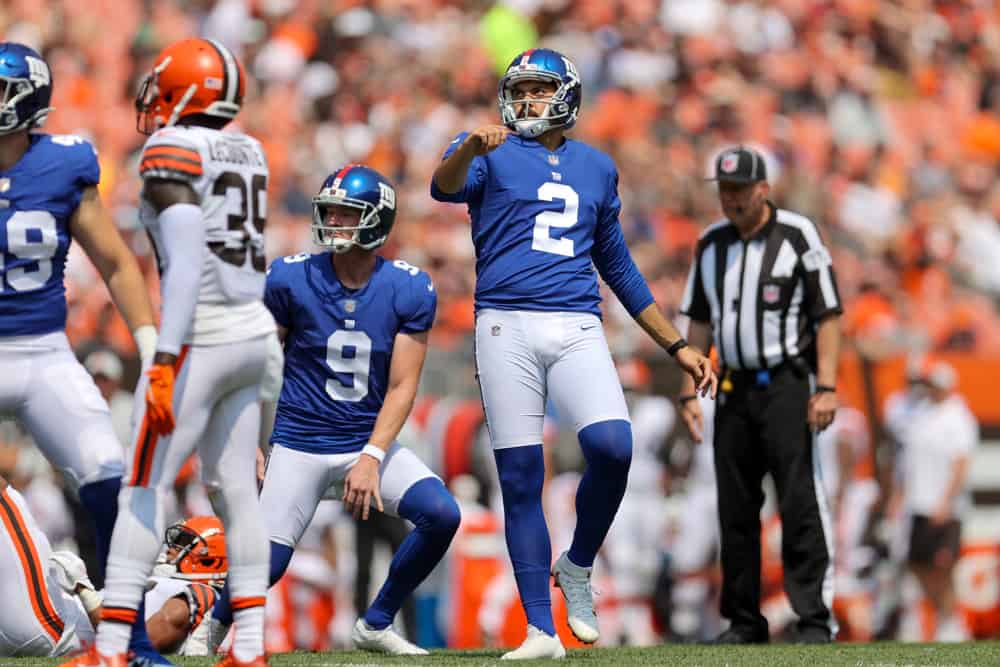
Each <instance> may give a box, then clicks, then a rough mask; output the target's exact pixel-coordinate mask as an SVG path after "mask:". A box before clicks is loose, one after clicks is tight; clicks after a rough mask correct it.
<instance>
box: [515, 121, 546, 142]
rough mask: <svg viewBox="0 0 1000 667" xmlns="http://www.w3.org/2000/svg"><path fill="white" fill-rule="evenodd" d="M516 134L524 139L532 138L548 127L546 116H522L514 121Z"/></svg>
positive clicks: (541, 133) (544, 131)
mask: <svg viewBox="0 0 1000 667" xmlns="http://www.w3.org/2000/svg"><path fill="white" fill-rule="evenodd" d="M514 127H515V128H516V129H517V134H518V136H520V137H524V138H525V139H534V138H535V137H539V136H541V135H543V134H545V133H546V132H547V131H548V130H549V129H550V127H551V126H550V124H549V119H548V118H522V119H520V120H515V121H514Z"/></svg>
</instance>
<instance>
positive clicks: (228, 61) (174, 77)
mask: <svg viewBox="0 0 1000 667" xmlns="http://www.w3.org/2000/svg"><path fill="white" fill-rule="evenodd" d="M245 91H246V75H245V74H244V72H243V66H242V65H240V63H239V61H238V60H237V59H236V57H235V56H234V55H233V53H232V51H230V50H229V49H227V48H226V47H225V46H223V45H222V44H220V43H219V42H217V41H215V40H214V39H185V40H182V41H180V42H175V43H174V44H171V45H170V46H168V47H167V48H165V49H163V50H162V51H160V54H159V55H158V56H157V57H156V63H155V64H154V65H153V70H152V71H151V72H150V73H149V74H147V75H146V76H145V78H143V80H142V83H141V84H140V86H139V94H138V95H137V96H136V98H135V110H136V128H137V129H138V130H139V131H140V132H142V133H143V134H152V133H153V132H155V131H157V130H158V129H160V128H161V127H167V126H169V125H173V124H175V123H176V122H177V121H179V120H180V119H181V118H184V117H186V116H190V115H193V114H203V115H205V116H212V117H215V118H221V119H224V120H225V121H226V122H228V121H230V120H232V119H233V118H235V117H236V114H237V113H239V111H240V105H241V104H243V94H244V92H245Z"/></svg>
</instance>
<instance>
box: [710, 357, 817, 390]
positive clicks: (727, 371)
mask: <svg viewBox="0 0 1000 667" xmlns="http://www.w3.org/2000/svg"><path fill="white" fill-rule="evenodd" d="M785 373H792V374H793V375H795V377H797V378H799V379H803V378H806V377H808V376H809V373H810V369H809V364H808V362H807V361H806V360H805V359H803V358H802V357H792V358H791V359H787V360H785V361H783V362H781V363H780V364H778V365H777V366H772V367H770V368H747V369H737V368H723V369H722V382H723V385H725V384H727V383H726V380H728V381H729V382H728V384H729V387H731V388H732V389H737V388H739V389H743V388H747V387H755V388H757V389H762V388H764V387H767V386H769V385H770V384H771V380H773V379H774V378H776V377H778V376H779V375H783V374H785Z"/></svg>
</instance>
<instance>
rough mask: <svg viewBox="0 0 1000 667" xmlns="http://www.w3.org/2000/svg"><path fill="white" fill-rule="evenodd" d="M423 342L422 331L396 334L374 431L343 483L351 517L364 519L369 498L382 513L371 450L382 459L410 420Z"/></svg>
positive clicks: (376, 458) (376, 464) (423, 353)
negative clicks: (387, 377)
mask: <svg viewBox="0 0 1000 667" xmlns="http://www.w3.org/2000/svg"><path fill="white" fill-rule="evenodd" d="M427 338H428V332H426V331H421V332H419V333H398V334H396V339H395V341H394V343H393V348H392V362H391V363H390V365H389V386H388V388H387V389H386V392H385V400H384V401H383V403H382V409H381V410H379V412H378V417H376V418H375V428H374V429H373V430H372V434H371V437H370V438H369V439H368V445H366V446H365V449H364V451H363V452H362V455H361V459H360V460H359V461H358V463H357V464H355V466H354V467H353V468H351V472H350V473H348V475H347V479H346V480H345V482H344V506H345V507H347V509H348V510H349V511H350V512H352V513H353V514H354V516H355V517H359V516H360V517H361V518H362V519H367V518H368V504H369V501H370V500H371V498H374V499H375V505H376V507H378V509H379V511H380V512H381V511H382V498H381V496H380V495H379V491H378V485H379V477H378V474H379V463H380V462H381V457H379V453H378V451H375V450H381V452H382V456H383V457H384V456H385V452H386V451H387V450H388V449H389V447H390V446H391V445H392V443H393V442H395V441H396V436H398V435H399V431H400V429H402V428H403V424H404V423H405V422H406V418H407V417H409V416H410V409H411V408H412V407H413V400H414V399H415V398H416V396H417V386H418V385H419V384H420V371H421V370H422V369H423V367H424V357H425V356H426V355H427Z"/></svg>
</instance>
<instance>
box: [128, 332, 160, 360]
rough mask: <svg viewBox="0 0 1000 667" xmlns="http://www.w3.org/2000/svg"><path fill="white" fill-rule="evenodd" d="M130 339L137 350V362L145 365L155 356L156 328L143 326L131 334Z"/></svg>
mask: <svg viewBox="0 0 1000 667" xmlns="http://www.w3.org/2000/svg"><path fill="white" fill-rule="evenodd" d="M132 338H133V339H134V340H135V346H136V347H137V348H139V360H140V361H141V362H142V364H143V365H145V364H146V362H147V361H151V360H152V359H153V355H154V354H156V327H154V326H153V325H152V324H144V325H142V326H141V327H139V328H138V329H136V330H135V331H133V332H132Z"/></svg>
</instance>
